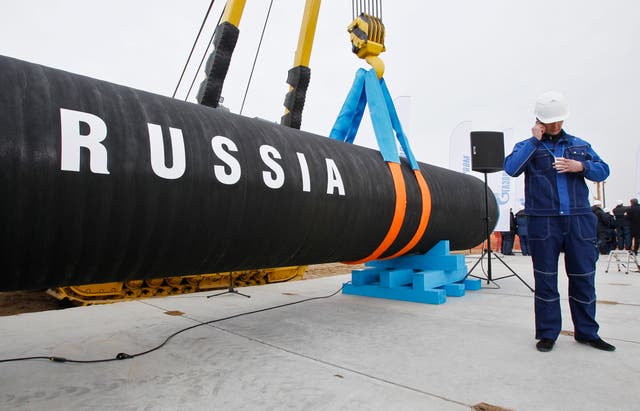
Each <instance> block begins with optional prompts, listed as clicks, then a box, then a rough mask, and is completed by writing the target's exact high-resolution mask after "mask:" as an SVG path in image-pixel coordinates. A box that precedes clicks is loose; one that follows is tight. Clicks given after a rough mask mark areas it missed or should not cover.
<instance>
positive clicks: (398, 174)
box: [346, 162, 430, 264]
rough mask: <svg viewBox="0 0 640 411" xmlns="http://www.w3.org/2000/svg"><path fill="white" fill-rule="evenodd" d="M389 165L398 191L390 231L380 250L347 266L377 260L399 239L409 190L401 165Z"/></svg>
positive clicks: (389, 163) (379, 247) (377, 249)
mask: <svg viewBox="0 0 640 411" xmlns="http://www.w3.org/2000/svg"><path fill="white" fill-rule="evenodd" d="M387 164H388V165H389V170H390V171H391V176H392V177H393V185H394V187H395V190H396V207H395V211H394V213H393V220H391V226H390V227H389V231H387V235H386V236H385V237H384V240H382V242H381V243H380V245H379V246H378V248H376V249H375V251H374V252H373V253H371V254H370V255H368V256H367V257H365V258H362V259H360V260H358V261H348V262H346V264H362V263H365V262H367V261H371V260H375V259H377V258H378V257H380V256H381V255H382V253H384V252H385V251H387V249H388V248H389V247H391V244H393V242H394V241H395V239H396V237H398V233H400V229H401V228H402V222H403V221H404V215H405V212H406V211H407V188H406V187H405V184H404V178H402V169H401V168H400V164H399V163H392V162H387ZM423 180H424V179H423ZM425 184H426V183H425ZM429 204H430V203H429Z"/></svg>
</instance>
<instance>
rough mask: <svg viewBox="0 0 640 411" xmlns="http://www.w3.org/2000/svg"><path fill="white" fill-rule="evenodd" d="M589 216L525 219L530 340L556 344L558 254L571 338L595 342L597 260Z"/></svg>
mask: <svg viewBox="0 0 640 411" xmlns="http://www.w3.org/2000/svg"><path fill="white" fill-rule="evenodd" d="M596 223H597V218H596V216H595V214H593V213H588V214H580V215H569V216H551V217H543V216H529V247H530V249H531V250H530V251H531V259H532V260H533V270H534V277H535V282H536V283H535V299H534V300H535V302H534V306H535V316H536V338H537V339H542V338H548V339H551V340H554V341H555V340H556V339H557V338H558V335H559V334H560V330H561V327H562V316H561V313H560V294H559V293H558V258H559V256H560V252H561V251H564V264H565V271H566V272H567V275H568V278H569V307H570V308H571V318H572V319H573V326H574V332H575V335H574V337H575V339H576V340H582V341H589V340H594V339H597V338H598V328H599V326H598V323H597V322H596V292H595V284H594V281H595V272H596V261H597V260H598V248H597V236H596Z"/></svg>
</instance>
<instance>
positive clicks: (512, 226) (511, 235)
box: [500, 209, 516, 255]
mask: <svg viewBox="0 0 640 411" xmlns="http://www.w3.org/2000/svg"><path fill="white" fill-rule="evenodd" d="M500 234H501V236H502V246H501V251H502V254H504V255H513V240H514V239H515V234H516V218H515V217H514V215H513V210H512V209H509V231H501V232H500Z"/></svg>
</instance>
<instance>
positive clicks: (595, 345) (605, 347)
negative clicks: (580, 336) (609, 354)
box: [576, 338, 616, 351]
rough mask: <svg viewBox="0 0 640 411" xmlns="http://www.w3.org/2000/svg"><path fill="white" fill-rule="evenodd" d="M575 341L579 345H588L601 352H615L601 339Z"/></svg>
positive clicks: (614, 348) (613, 347)
mask: <svg viewBox="0 0 640 411" xmlns="http://www.w3.org/2000/svg"><path fill="white" fill-rule="evenodd" d="M576 341H578V342H579V343H580V344H589V345H590V346H592V347H593V348H597V349H598V350H602V351H615V350H616V347H615V346H613V345H611V344H609V343H608V342H606V341H604V340H603V339H602V338H598V339H597V340H590V341H585V340H576Z"/></svg>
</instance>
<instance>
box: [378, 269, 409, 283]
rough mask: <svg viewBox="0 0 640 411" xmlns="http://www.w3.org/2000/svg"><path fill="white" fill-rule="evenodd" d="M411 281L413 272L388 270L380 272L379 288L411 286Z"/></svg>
mask: <svg viewBox="0 0 640 411" xmlns="http://www.w3.org/2000/svg"><path fill="white" fill-rule="evenodd" d="M412 279H413V270H411V269H408V268H407V269H404V270H389V271H382V272H380V286H381V287H398V286H401V285H407V284H411V281H412Z"/></svg>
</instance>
